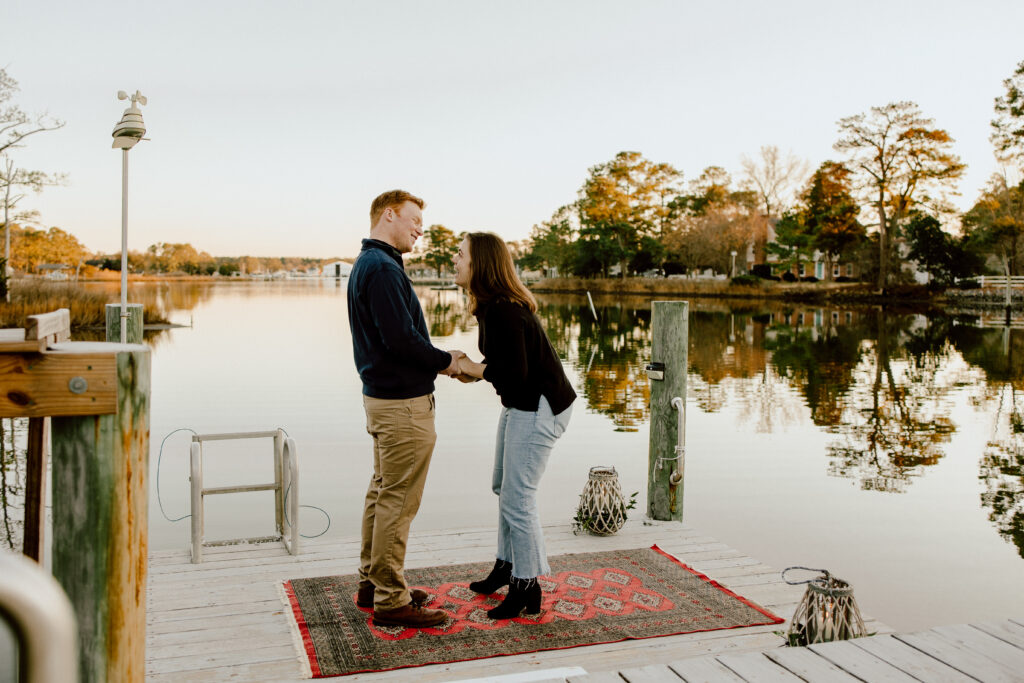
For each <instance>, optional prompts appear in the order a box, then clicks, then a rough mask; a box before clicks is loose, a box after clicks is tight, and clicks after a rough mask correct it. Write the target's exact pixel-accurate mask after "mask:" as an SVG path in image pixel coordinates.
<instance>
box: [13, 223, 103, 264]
mask: <svg viewBox="0 0 1024 683" xmlns="http://www.w3.org/2000/svg"><path fill="white" fill-rule="evenodd" d="M11 246H12V250H11V266H12V267H14V268H16V269H18V270H21V271H23V272H26V273H32V272H35V270H36V268H37V267H38V266H40V265H42V264H44V263H63V264H65V265H68V266H71V267H73V268H76V267H78V265H79V264H81V263H83V262H84V261H85V259H86V258H88V256H89V250H88V249H86V248H85V247H84V246H83V245H82V243H81V242H79V241H78V238H76V237H75V236H74V235H72V234H70V233H67V232H65V231H64V230H61V229H60V228H56V227H54V228H50V229H49V230H34V229H32V228H22V227H19V226H18V225H16V224H14V223H12V224H11Z"/></svg>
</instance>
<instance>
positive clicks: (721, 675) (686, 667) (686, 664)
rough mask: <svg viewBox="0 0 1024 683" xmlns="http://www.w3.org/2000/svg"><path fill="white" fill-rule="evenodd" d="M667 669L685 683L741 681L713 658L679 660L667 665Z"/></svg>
mask: <svg viewBox="0 0 1024 683" xmlns="http://www.w3.org/2000/svg"><path fill="white" fill-rule="evenodd" d="M668 666H669V668H670V669H672V670H673V671H675V672H676V674H677V675H678V676H679V677H680V678H682V679H683V680H684V681H686V683H735V682H737V681H739V682H741V683H742V681H743V679H742V678H740V677H739V676H737V675H736V673H735V672H734V671H733V670H732V669H728V668H726V667H725V665H724V664H722V663H721V662H719V661H718V660H717V659H715V658H714V657H696V658H694V659H681V660H677V661H674V662H671V663H669V665H668Z"/></svg>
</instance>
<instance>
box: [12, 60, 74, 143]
mask: <svg viewBox="0 0 1024 683" xmlns="http://www.w3.org/2000/svg"><path fill="white" fill-rule="evenodd" d="M19 89H20V88H18V81H16V80H14V79H13V78H11V77H10V76H9V75H8V74H7V71H6V70H4V69H0V154H3V153H4V152H6V151H7V150H8V149H10V148H12V147H21V145H22V142H23V141H24V140H25V138H27V137H28V136H30V135H35V134H36V133H42V132H44V131H48V130H56V129H58V128H60V127H61V126H63V125H64V122H63V121H61V120H59V119H55V118H53V117H52V116H50V115H49V114H28V113H26V112H24V111H22V110H21V107H19V106H17V105H15V104H11V103H10V101H11V98H12V97H14V93H16V92H18V90H19Z"/></svg>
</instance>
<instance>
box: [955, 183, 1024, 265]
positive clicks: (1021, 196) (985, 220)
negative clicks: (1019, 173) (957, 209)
mask: <svg viewBox="0 0 1024 683" xmlns="http://www.w3.org/2000/svg"><path fill="white" fill-rule="evenodd" d="M961 223H962V225H963V231H964V235H965V236H966V237H967V238H968V239H969V240H970V243H971V244H973V245H975V246H976V247H977V248H978V249H980V250H981V251H982V252H983V253H987V254H991V255H993V256H995V257H996V258H997V259H998V260H999V261H1001V263H1002V264H1003V267H1004V268H1005V269H1007V270H1009V272H1010V274H1012V275H1018V274H1019V273H1020V270H1021V268H1020V256H1021V251H1022V250H1024V182H1022V183H1020V184H1018V185H1011V184H1010V183H1009V182H1008V180H1007V177H1006V175H1005V174H1000V173H996V174H995V175H993V176H992V178H991V180H989V184H988V186H987V187H986V188H985V189H984V190H983V191H982V193H981V196H980V197H979V198H978V200H977V201H976V202H975V203H974V206H972V207H971V208H970V209H969V210H968V211H967V212H966V213H965V214H964V215H963V216H962V217H961Z"/></svg>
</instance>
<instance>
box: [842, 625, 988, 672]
mask: <svg viewBox="0 0 1024 683" xmlns="http://www.w3.org/2000/svg"><path fill="white" fill-rule="evenodd" d="M850 643H851V644H852V645H853V646H855V647H859V648H861V649H862V650H865V651H866V652H869V653H871V654H873V655H874V656H875V657H878V658H879V659H881V660H882V661H884V662H887V663H889V664H890V665H892V666H894V667H896V668H897V669H899V670H900V671H903V672H904V673H906V674H908V675H910V676H912V677H914V678H916V679H918V680H921V681H929V682H930V681H934V682H935V683H970V682H971V681H973V680H974V679H973V678H971V677H969V676H967V675H966V674H963V673H961V672H960V671H957V670H956V669H954V668H952V667H951V666H948V665H947V664H944V663H943V662H941V661H939V660H938V659H935V658H934V657H932V656H931V655H928V654H925V653H924V652H921V651H920V650H918V649H916V648H913V647H910V646H909V645H907V644H906V643H904V642H902V641H900V640H896V639H895V638H893V637H892V636H891V635H885V636H874V637H871V638H857V639H855V640H851V641H850Z"/></svg>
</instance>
